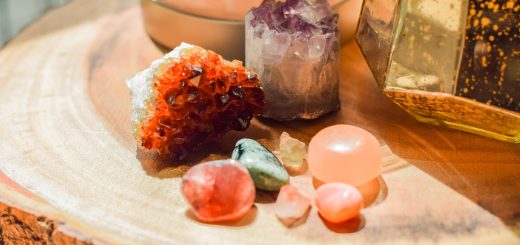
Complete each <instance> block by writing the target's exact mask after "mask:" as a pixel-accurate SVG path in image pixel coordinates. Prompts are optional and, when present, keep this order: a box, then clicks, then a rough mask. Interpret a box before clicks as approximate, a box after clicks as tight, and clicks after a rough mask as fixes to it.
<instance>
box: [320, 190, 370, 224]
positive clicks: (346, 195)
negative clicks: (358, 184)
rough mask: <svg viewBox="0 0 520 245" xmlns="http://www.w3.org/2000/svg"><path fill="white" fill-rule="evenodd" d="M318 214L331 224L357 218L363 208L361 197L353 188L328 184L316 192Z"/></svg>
mask: <svg viewBox="0 0 520 245" xmlns="http://www.w3.org/2000/svg"><path fill="white" fill-rule="evenodd" d="M316 206H318V212H319V213H320V215H321V216H322V217H323V218H324V219H325V220H327V221H329V222H331V223H340V222H344V221H347V220H349V219H352V218H354V217H357V216H358V215H359V212H360V211H361V209H362V208H363V196H362V195H361V193H360V192H359V191H358V190H357V189H356V188H355V187H353V186H351V185H348V184H344V183H328V184H324V185H322V186H320V187H319V188H318V190H316Z"/></svg>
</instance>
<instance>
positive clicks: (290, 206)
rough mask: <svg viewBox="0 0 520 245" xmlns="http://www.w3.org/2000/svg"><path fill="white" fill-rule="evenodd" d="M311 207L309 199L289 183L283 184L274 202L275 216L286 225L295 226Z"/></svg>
mask: <svg viewBox="0 0 520 245" xmlns="http://www.w3.org/2000/svg"><path fill="white" fill-rule="evenodd" d="M310 207H311V199H309V198H308V197H306V196H304V195H303V194H301V193H300V191H298V189H297V188H296V187H294V186H293V185H291V184H287V185H284V186H283V187H282V188H281V189H280V193H278V198H276V203H275V204H274V208H275V214H276V217H278V219H279V220H280V221H281V222H282V223H283V224H284V225H286V226H289V227H290V226H295V225H297V224H299V223H300V221H301V220H302V219H303V218H304V217H305V215H306V214H307V211H308V210H309V209H310Z"/></svg>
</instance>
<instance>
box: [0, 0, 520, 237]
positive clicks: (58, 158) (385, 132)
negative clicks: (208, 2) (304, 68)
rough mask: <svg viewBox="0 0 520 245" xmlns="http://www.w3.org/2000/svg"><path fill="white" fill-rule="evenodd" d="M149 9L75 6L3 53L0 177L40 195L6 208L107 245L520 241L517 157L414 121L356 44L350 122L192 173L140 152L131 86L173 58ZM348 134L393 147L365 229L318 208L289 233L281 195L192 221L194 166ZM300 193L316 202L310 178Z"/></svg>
mask: <svg viewBox="0 0 520 245" xmlns="http://www.w3.org/2000/svg"><path fill="white" fill-rule="evenodd" d="M139 11H140V10H139V7H138V6H137V5H136V3H134V2H128V3H127V2H126V1H88V0H83V1H82V0H77V1H73V2H72V3H70V4H68V5H66V6H64V7H62V8H59V9H57V10H53V11H51V12H50V13H48V14H46V15H45V16H44V17H43V18H42V19H41V20H39V21H38V22H37V23H35V24H33V25H31V26H30V27H29V28H27V29H26V30H24V31H23V32H22V34H21V35H20V36H19V37H17V38H16V39H14V40H13V41H11V42H10V43H9V44H8V45H7V46H6V47H4V48H3V49H1V50H0V112H1V117H0V125H2V127H0V139H1V140H0V164H1V165H0V171H2V172H3V173H4V174H5V175H7V176H9V178H11V179H12V180H14V181H15V182H16V183H17V184H19V185H20V186H21V187H22V188H23V189H25V190H28V191H29V192H30V193H32V194H28V195H23V194H19V193H20V191H19V190H18V191H13V188H10V187H5V186H3V187H2V188H0V195H1V196H3V197H4V199H6V200H7V201H6V202H8V204H10V205H14V206H17V205H18V206H19V207H22V208H26V209H29V210H31V211H34V212H37V213H43V214H45V215H47V216H49V217H53V218H56V219H58V220H61V221H63V222H65V223H66V224H67V225H68V226H69V227H72V228H73V229H75V230H77V231H79V232H81V233H82V234H83V235H84V236H87V237H89V238H90V239H93V241H97V242H108V243H127V244H193V243H215V242H217V241H221V242H225V243H226V244H227V243H239V244H245V243H247V244H278V243H284V244H289V243H294V244H325V243H327V244H345V243H361V244H366V243H376V242H377V243H417V242H421V243H436V242H447V243H457V244H458V243H472V244H475V243H477V244H478V243H501V244H506V243H510V244H514V243H519V242H520V240H519V236H520V235H519V229H518V227H519V222H520V221H519V220H520V193H519V191H518V190H520V183H519V181H518V177H520V147H519V145H514V144H509V143H504V142H498V141H495V140H491V139H486V138H483V137H480V136H476V135H471V134H467V133H463V132H458V131H453V130H448V129H442V128H438V127H433V126H429V125H423V124H419V123H417V122H415V121H414V120H413V119H412V118H411V117H410V116H408V115H407V114H406V113H404V112H403V111H401V110H400V109H398V108H397V107H396V106H395V105H393V104H392V103H391V102H390V101H388V100H387V99H386V98H385V97H384V96H383V95H381V93H379V92H378V91H377V88H376V85H375V81H373V78H372V76H371V74H370V71H369V70H368V67H367V65H366V63H365V62H364V60H363V58H362V55H361V53H360V51H359V49H358V47H357V45H356V44H355V43H348V44H345V46H344V47H343V48H342V52H341V58H342V66H341V98H342V109H341V111H339V112H338V113H335V114H331V115H328V116H326V117H324V118H322V119H319V120H315V121H312V122H303V121H300V122H292V123H283V124H282V123H277V122H274V121H269V120H255V121H254V122H253V124H252V126H251V128H250V129H249V130H247V131H246V132H233V133H230V134H228V135H227V136H226V137H225V138H224V140H222V141H219V142H216V143H214V144H213V145H211V146H210V147H208V149H207V150H206V151H205V152H201V153H199V154H197V156H196V157H194V160H193V161H192V162H190V163H181V164H172V163H166V162H162V161H159V160H157V159H155V158H154V157H153V156H151V155H149V154H146V153H143V152H140V151H136V146H135V142H134V141H133V139H132V136H131V132H130V123H129V116H130V115H129V109H130V101H129V99H130V97H129V94H128V92H127V90H126V87H125V85H124V83H123V81H124V79H126V78H128V77H130V76H131V75H133V74H134V73H135V72H137V71H139V70H142V69H143V68H145V67H146V66H148V65H149V63H150V62H151V61H152V60H154V59H156V58H158V57H160V56H161V55H162V54H161V52H160V51H159V50H158V49H157V48H156V47H155V46H154V45H153V43H152V42H151V41H150V40H149V39H148V37H147V36H146V34H145V32H144V30H143V27H142V23H141V19H140V12H139ZM201 35H203V31H202V30H201ZM336 123H348V124H354V125H358V126H361V127H364V128H366V129H367V130H369V131H370V132H372V133H374V134H375V135H376V136H377V137H378V138H379V139H380V141H381V143H382V144H383V145H384V146H383V151H384V168H383V174H382V176H381V177H380V178H379V180H377V181H374V182H372V183H371V185H368V186H365V187H363V188H362V190H363V192H364V195H365V197H366V198H367V199H369V202H370V203H371V204H370V205H369V207H368V208H366V209H364V210H363V212H362V216H361V217H360V218H359V219H356V220H354V221H351V222H348V223H345V224H340V225H332V224H328V223H326V222H324V221H323V220H321V219H320V217H319V216H318V215H317V213H316V209H315V208H313V210H312V211H311V213H310V215H309V217H308V219H307V221H306V222H305V223H304V224H303V225H301V226H298V227H295V228H291V229H288V228H286V227H285V226H283V225H282V224H281V223H280V222H278V220H277V219H276V217H275V216H274V208H273V203H272V202H273V201H274V199H275V195H274V194H270V193H263V192H260V193H259V194H258V197H257V202H256V204H255V207H254V208H253V209H252V211H251V212H250V213H249V214H248V215H247V216H246V217H245V218H244V219H243V220H241V221H240V222H236V223H227V224H202V223H200V222H198V221H196V220H194V219H193V218H192V215H191V214H190V213H189V212H188V211H187V208H186V207H187V206H186V204H185V202H184V200H183V199H182V197H181V194H180V192H179V191H180V189H179V184H180V176H181V175H182V173H183V172H184V171H185V170H186V169H187V168H188V167H189V166H190V165H191V164H194V163H196V162H199V161H204V160H208V159H219V158H225V157H227V156H229V154H230V151H231V149H232V146H233V144H234V142H235V141H236V140H237V139H239V138H241V137H250V138H254V139H257V140H259V141H260V142H262V143H264V144H265V145H267V146H268V147H269V148H270V149H272V150H276V145H277V143H278V137H279V135H280V133H281V132H282V131H287V132H289V133H290V134H291V135H293V136H295V137H296V138H299V139H301V140H303V141H306V142H308V141H309V140H310V138H311V137H312V135H314V134H315V133H317V132H318V131H319V130H320V129H322V128H324V127H325V126H328V125H332V124H336ZM392 151H393V153H392ZM403 159H406V160H403ZM291 182H292V183H294V184H296V185H297V186H299V187H300V188H301V189H302V190H303V191H304V192H305V193H307V194H308V195H309V196H312V195H313V194H314V188H313V186H314V185H315V184H316V183H313V180H312V178H311V177H310V176H309V174H305V175H301V176H296V177H293V178H292V179H291ZM13 193H14V194H13ZM31 195H34V196H35V197H33V198H30V197H27V196H31ZM35 200H36V201H35ZM38 203H41V204H38Z"/></svg>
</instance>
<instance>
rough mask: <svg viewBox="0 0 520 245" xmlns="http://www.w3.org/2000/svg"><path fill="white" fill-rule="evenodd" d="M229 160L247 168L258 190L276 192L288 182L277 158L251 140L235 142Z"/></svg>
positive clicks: (286, 174)
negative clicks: (236, 161)
mask: <svg viewBox="0 0 520 245" xmlns="http://www.w3.org/2000/svg"><path fill="white" fill-rule="evenodd" d="M231 158H232V159H234V160H238V161H240V163H241V164H242V165H244V167H246V168H247V170H248V171H249V174H250V175H251V177H252V178H253V181H254V182H255V186H256V188H258V189H262V190H268V191H276V190H279V189H280V188H281V187H282V186H283V185H285V184H287V183H288V182H289V174H288V173H287V171H286V170H285V168H284V167H283V166H282V164H281V163H280V161H279V160H278V158H276V156H275V155H273V153H271V152H270V151H269V150H267V149H266V148H265V147H264V146H262V145H261V144H260V143H258V142H256V141H254V140H252V139H246V138H244V139H241V140H239V141H237V143H236V144H235V148H234V149H233V154H232V155H231Z"/></svg>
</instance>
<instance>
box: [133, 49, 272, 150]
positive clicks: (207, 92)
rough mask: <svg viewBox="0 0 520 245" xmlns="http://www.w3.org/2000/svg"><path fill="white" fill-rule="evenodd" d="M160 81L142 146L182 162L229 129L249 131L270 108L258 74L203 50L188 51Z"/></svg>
mask: <svg viewBox="0 0 520 245" xmlns="http://www.w3.org/2000/svg"><path fill="white" fill-rule="evenodd" d="M154 79H155V82H154V86H153V89H154V90H155V93H156V95H157V97H156V100H155V101H153V102H151V105H150V107H151V108H152V110H154V111H153V113H151V115H152V117H151V118H149V119H148V120H146V121H145V122H144V123H143V124H142V125H141V128H140V130H141V133H140V136H141V146H142V148H144V149H147V150H158V152H159V153H160V154H161V155H168V156H170V157H172V158H174V159H177V160H182V159H183V158H185V157H186V156H187V154H188V153H189V152H192V151H193V150H195V149H196V148H197V147H199V146H200V145H202V144H204V143H205V142H207V141H208V140H209V139H212V138H218V137H221V136H222V135H223V134H224V133H226V132H227V131H229V130H245V129H247V128H248V127H249V124H250V120H251V119H252V118H253V116H254V115H259V114H261V113H262V111H263V108H264V93H263V91H262V89H261V88H260V85H259V80H258V77H257V75H256V74H255V73H253V72H249V71H248V70H246V69H245V68H244V67H243V66H242V64H241V62H239V61H233V62H228V61H225V60H224V59H223V58H222V57H221V56H219V55H218V54H216V53H214V52H212V51H209V50H208V51H206V50H204V49H202V48H193V49H191V50H188V51H186V52H184V53H183V54H182V56H181V59H180V60H179V61H175V62H170V63H168V64H167V65H164V66H163V67H162V68H161V72H160V73H159V74H156V75H155V77H154Z"/></svg>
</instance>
